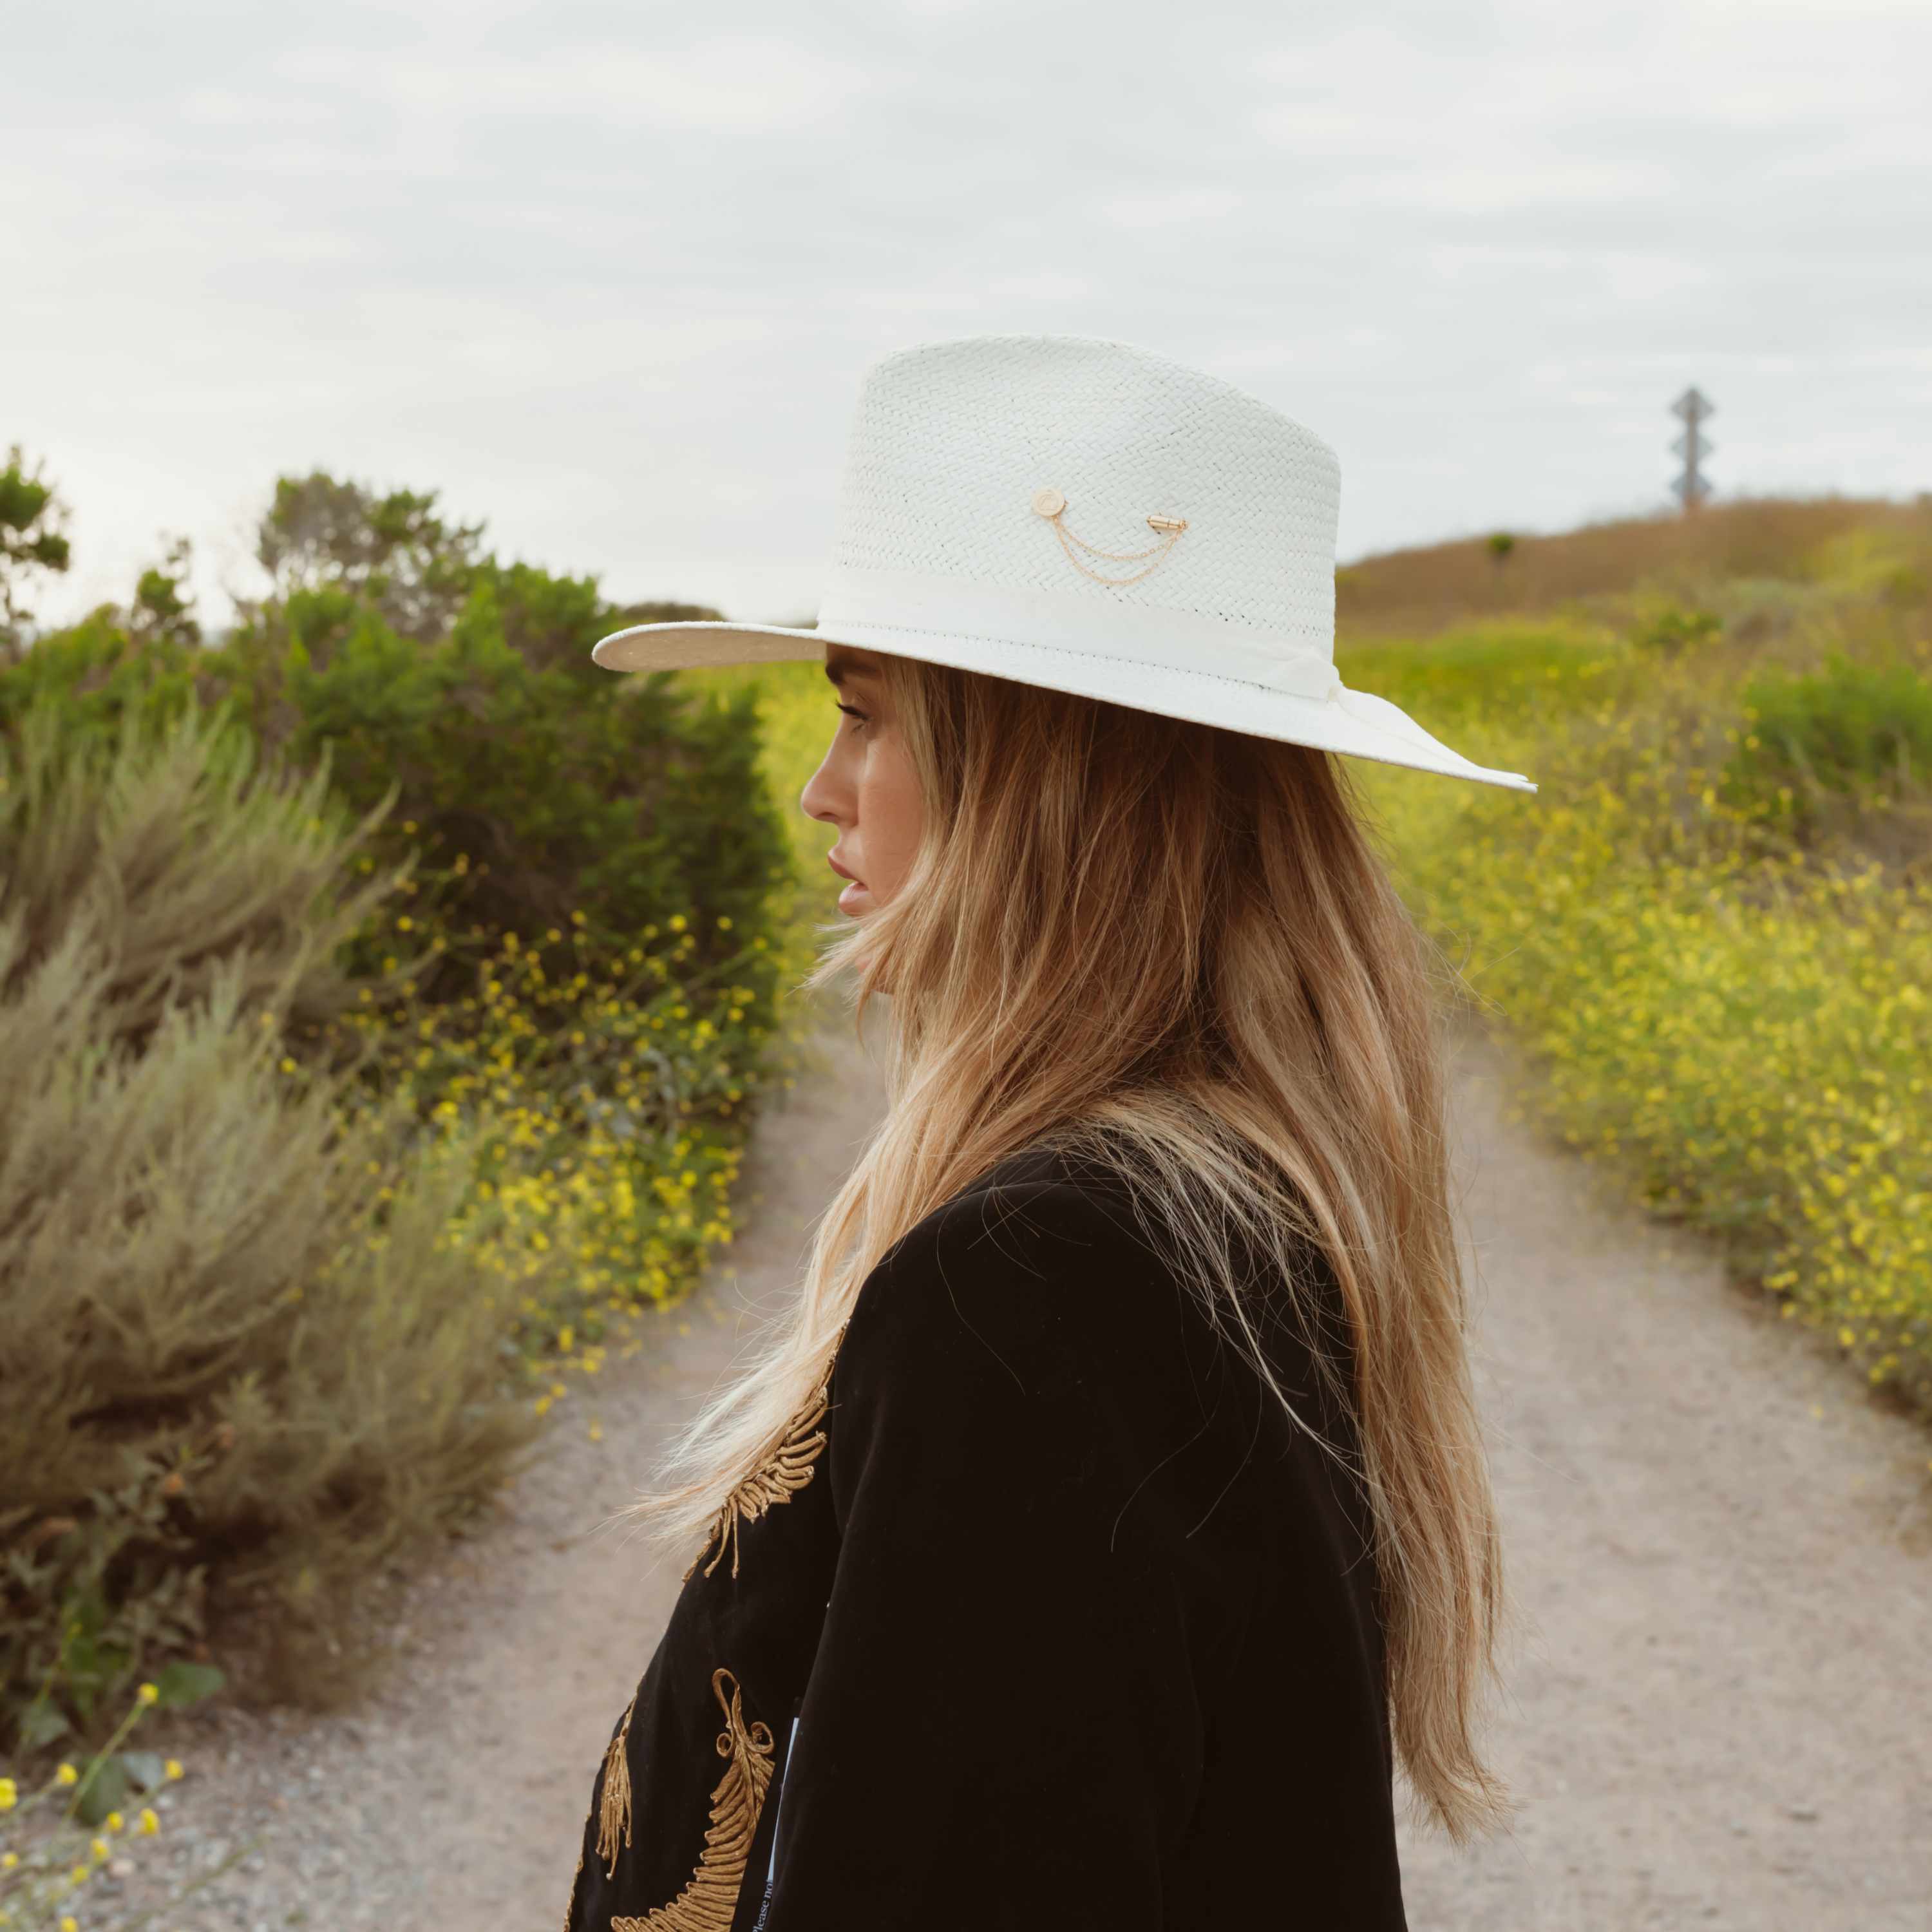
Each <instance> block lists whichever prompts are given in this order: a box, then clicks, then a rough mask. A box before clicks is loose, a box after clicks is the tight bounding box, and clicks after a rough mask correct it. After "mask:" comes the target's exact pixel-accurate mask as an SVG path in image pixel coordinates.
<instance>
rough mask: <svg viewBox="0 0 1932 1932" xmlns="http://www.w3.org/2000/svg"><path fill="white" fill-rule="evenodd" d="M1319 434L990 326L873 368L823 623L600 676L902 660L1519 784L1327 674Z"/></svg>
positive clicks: (1328, 540) (1082, 343)
mask: <svg viewBox="0 0 1932 1932" xmlns="http://www.w3.org/2000/svg"><path fill="white" fill-rule="evenodd" d="M1340 481H1341V472H1340V465H1339V464H1338V463H1337V461H1336V458H1335V453H1334V451H1333V450H1331V449H1330V448H1329V447H1328V445H1327V444H1326V443H1324V442H1323V441H1322V440H1321V438H1320V437H1318V436H1316V435H1314V434H1313V433H1311V432H1310V431H1308V430H1306V429H1304V428H1302V426H1301V424H1299V423H1298V422H1292V421H1291V420H1290V419H1289V418H1288V417H1286V416H1283V415H1282V414H1281V413H1280V411H1278V410H1273V409H1271V408H1270V407H1268V405H1267V404H1265V403H1261V402H1257V401H1256V400H1255V399H1254V398H1253V397H1251V396H1247V395H1244V394H1243V393H1242V392H1241V391H1240V390H1239V389H1235V388H1234V387H1232V386H1231V385H1230V384H1229V383H1223V382H1221V381H1219V380H1217V379H1216V378H1215V377H1212V376H1204V375H1201V374H1197V373H1196V371H1193V370H1192V369H1188V368H1183V367H1182V366H1181V365H1180V364H1179V363H1177V362H1169V360H1168V359H1166V357H1165V356H1154V355H1151V354H1149V353H1148V352H1147V351H1146V350H1140V349H1134V348H1131V347H1129V346H1128V345H1127V344H1125V343H1121V342H1108V341H1097V340H1094V339H1092V338H1088V337H1085V336H1071V335H979V336H969V337H968V338H965V339H964V340H962V341H952V342H934V343H927V344H921V345H919V346H918V347H914V348H910V349H905V350H900V351H898V353H895V354H893V355H890V356H886V357H885V358H884V359H883V360H881V361H880V362H876V363H874V365H872V367H871V368H870V369H869V370H868V371H867V372H866V374H865V381H864V383H863V385H862V388H861V389H860V391H859V405H858V410H857V413H856V416H855V418H854V420H853V426H852V432H851V438H850V443H849V445H848V446H847V453H846V458H845V473H844V485H843V488H842V490H841V494H840V498H839V503H838V520H837V525H836V533H835V538H834V541H833V544H832V559H831V565H830V568H829V570H828V571H827V573H826V581H825V589H824V595H823V598H822V599H821V601H820V605H819V611H818V624H817V628H816V629H815V630H803V629H797V628H787V627H786V626H784V625H775V624H731V623H716V622H710V623H670V624H640V625H637V626H635V627H634V628H632V629H630V630H626V631H614V632H613V633H612V634H611V635H610V636H609V637H604V638H601V639H600V640H598V643H596V645H595V646H593V648H592V651H591V653H590V655H591V656H592V658H593V659H594V660H595V661H596V662H597V663H598V664H601V665H603V666H604V668H605V669H606V670H667V669H670V668H673V667H681V666H689V665H698V664H745V663H751V662H760V663H762V662H768V661H775V660H779V659H784V658H818V657H820V656H821V655H823V651H824V648H825V646H826V644H828V643H841V644H850V645H853V646H856V647H858V648H859V649H867V650H876V651H884V652H893V653H895V654H897V655H901V656H904V657H912V658H922V659H925V660H926V661H929V662H930V663H934V664H953V665H956V666H957V667H959V668H961V669H962V670H976V671H984V672H987V673H991V674H992V676H995V677H1005V678H1013V679H1017V680H1018V681H1019V682H1021V683H1022V684H1034V685H1044V686H1046V687H1047V688H1049V689H1052V690H1055V691H1073V692H1077V693H1079V694H1081V695H1082V696H1084V697H1097V698H1104V699H1106V700H1108V701H1109V702H1110V703H1115V704H1125V705H1129V706H1133V708H1134V709H1136V710H1141V711H1153V712H1161V713H1163V715H1166V716H1169V717H1172V718H1193V719H1195V720H1196V721H1199V722H1200V723H1202V724H1215V725H1219V726H1220V727H1222V728H1223V730H1229V731H1241V732H1247V733H1251V734H1253V735H1255V736H1259V737H1264V738H1277V739H1286V740H1288V741H1289V742H1291V743H1294V744H1298V745H1316V746H1319V747H1320V748H1322V749H1325V750H1327V751H1340V752H1345V753H1347V754H1350V755H1352V756H1353V757H1362V758H1374V759H1377V760H1380V761H1382V763H1387V764H1394V765H1411V766H1415V767H1417V768H1418V769H1421V770H1423V771H1430V772H1447V773H1448V775H1450V776H1451V777H1453V778H1475V779H1478V780H1480V781H1482V782H1483V783H1484V784H1496V785H1508V786H1511V787H1516V788H1517V789H1519V790H1524V791H1534V790H1535V789H1536V787H1535V785H1533V784H1531V783H1530V781H1529V779H1527V778H1524V777H1523V775H1521V774H1520V773H1519V772H1503V771H1493V770H1490V769H1489V768H1487V766H1482V765H1478V764H1474V763H1471V762H1470V760H1469V759H1467V758H1466V757H1463V756H1462V755H1461V754H1460V753H1459V752H1456V751H1451V749H1450V748H1449V747H1448V745H1445V744H1442V743H1440V742H1438V741H1437V740H1436V739H1434V738H1432V737H1431V736H1430V735H1429V733H1427V731H1425V730H1423V728H1422V727H1421V725H1419V724H1417V723H1416V722H1415V721H1414V719H1412V718H1410V717H1409V715H1408V714H1407V713H1406V712H1403V711H1402V710H1401V709H1399V708H1398V707H1397V706H1395V705H1394V704H1391V703H1388V700H1386V699H1384V698H1380V697H1371V696H1370V694H1368V693H1367V692H1366V691H1350V690H1349V689H1348V688H1346V686H1345V685H1343V682H1342V680H1341V679H1340V677H1339V676H1337V674H1336V670H1335V653H1334V644H1335V515H1336V508H1337V498H1338V495H1339V491H1340Z"/></svg>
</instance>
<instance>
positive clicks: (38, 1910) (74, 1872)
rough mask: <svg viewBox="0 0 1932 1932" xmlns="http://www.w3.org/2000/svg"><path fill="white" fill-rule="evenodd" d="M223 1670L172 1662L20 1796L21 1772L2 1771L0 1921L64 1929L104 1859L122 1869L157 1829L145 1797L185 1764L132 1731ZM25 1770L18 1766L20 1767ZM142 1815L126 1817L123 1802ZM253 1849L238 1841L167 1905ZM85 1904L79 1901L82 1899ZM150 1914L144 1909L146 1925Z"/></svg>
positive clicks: (25, 1930) (213, 1686)
mask: <svg viewBox="0 0 1932 1932" xmlns="http://www.w3.org/2000/svg"><path fill="white" fill-rule="evenodd" d="M222 1682H223V1679H222V1674H221V1673H220V1671H218V1670H214V1669H213V1668H212V1667H209V1666H207V1665H205V1664H170V1665H169V1666H168V1667H167V1668H166V1670H163V1671H162V1672H161V1673H160V1675H159V1676H158V1677H157V1679H155V1680H154V1682H151V1683H146V1684H143V1685H141V1686H140V1687H139V1690H138V1691H136V1693H135V1694H134V1696H133V1700H132V1701H131V1702H130V1703H129V1705H128V1707H127V1713H126V1715H124V1717H123V1718H121V1721H120V1722H119V1723H118V1724H117V1725H115V1727H114V1729H113V1733H112V1735H111V1736H110V1737H109V1738H108V1739H107V1741H106V1742H105V1743H104V1744H103V1745H101V1747H100V1748H98V1750H96V1751H93V1752H92V1753H91V1754H89V1755H87V1756H86V1757H84V1758H83V1761H82V1762H81V1763H79V1764H76V1763H73V1762H72V1761H71V1760H65V1759H64V1760H62V1762H61V1763H59V1764H58V1765H57V1766H55V1767H54V1768H53V1769H52V1771H51V1772H49V1773H48V1775H46V1777H45V1778H43V1779H42V1780H41V1781H40V1786H39V1788H38V1789H37V1790H31V1789H30V1790H28V1791H27V1792H26V1793H25V1794H24V1795H23V1793H22V1791H21V1788H20V1778H17V1777H14V1776H13V1775H5V1776H0V1924H7V1925H9V1926H15V1927H20V1928H21V1932H66V1928H68V1927H72V1926H73V1925H74V1924H75V1923H76V1919H75V1917H74V1911H73V1908H74V1906H76V1905H77V1904H79V1903H81V1897H80V1895H81V1894H83V1892H84V1891H85V1890H86V1887H87V1886H88V1885H89V1884H90V1883H91V1882H92V1881H93V1880H94V1879H96V1878H98V1876H101V1873H102V1871H103V1870H104V1869H106V1868H107V1867H108V1866H109V1864H110V1861H113V1868H114V1869H115V1871H116V1872H117V1873H121V1872H124V1870H125V1869H126V1867H125V1864H124V1861H126V1860H127V1858H128V1855H129V1854H130V1852H132V1851H133V1842H130V1841H140V1840H142V1839H146V1838H152V1837H154V1835H156V1834H157V1832H159V1831H160V1829H161V1821H160V1814H159V1812H158V1811H157V1809H156V1808H155V1807H154V1805H151V1804H148V1803H147V1802H145V1801H146V1800H148V1799H151V1798H152V1797H154V1795H155V1794H156V1793H158V1792H159V1791H160V1790H161V1789H162V1787H163V1786H165V1785H167V1784H171V1783H172V1782H173V1781H174V1780H175V1779H176V1778H180V1777H181V1776H182V1775H183V1773H184V1769H185V1767H184V1766H182V1765H181V1763H178V1761H177V1760H175V1759H173V1758H167V1757H163V1756H162V1755H161V1754H160V1752H159V1751H130V1750H128V1749H127V1748H126V1747H127V1738H128V1736H129V1734H130V1733H131V1732H132V1731H133V1730H134V1728H135V1727H136V1725H137V1724H139V1722H140V1721H141V1720H142V1718H145V1716H146V1715H148V1713H149V1712H165V1711H171V1710H180V1709H184V1708H186V1707H187V1706H190V1705H192V1704H195V1703H199V1702H200V1701H201V1700H202V1699H203V1698H205V1697H211V1696H213V1695H214V1693H215V1692H216V1691H219V1690H220V1688H221V1685H222ZM19 1769H20V1770H21V1771H23V1772H24V1771H25V1769H26V1767H25V1766H20V1767H19ZM137 1805H138V1806H139V1811H138V1813H137V1814H136V1815H135V1816H133V1817H127V1816H126V1815H124V1813H123V1811H122V1810H121V1808H122V1807H123V1806H125V1807H126V1808H127V1811H129V1812H133V1811H134V1810H135V1808H136V1806H137ZM254 1849H255V1843H254V1841H251V1843H247V1844H245V1845H244V1846H242V1847H241V1848H240V1849H239V1850H237V1851H235V1852H231V1853H230V1854H229V1856H228V1857H227V1858H225V1859H223V1860H221V1861H220V1862H219V1863H217V1864H215V1865H214V1866H213V1867H208V1868H204V1870H202V1873H201V1874H200V1875H199V1876H198V1877H196V1878H195V1879H191V1880H190V1882H188V1883H187V1885H185V1886H184V1887H182V1888H179V1889H178V1890H177V1891H175V1892H174V1894H173V1895H172V1897H170V1898H169V1900H167V1901H166V1909H172V1908H174V1907H175V1906H178V1905H180V1904H181V1903H183V1902H184V1900H186V1899H187V1898H188V1897H190V1896H191V1895H192V1894H193V1893H195V1892H196V1891H200V1890H201V1889H202V1888H204V1887H205V1886H206V1885H208V1884H210V1883H211V1882H213V1881H214V1879H217V1878H218V1877H220V1876H221V1874H222V1873H223V1872H226V1871H227V1870H230V1869H232V1868H233V1866H235V1865H236V1864H239V1862H240V1861H241V1860H242V1858H245V1857H246V1856H248V1854H249V1853H250V1852H252V1851H253V1850H254ZM83 1909H85V1907H84V1906H83ZM151 1916H152V1914H151V1913H146V1914H144V1915H143V1919H142V1922H145V1920H146V1919H147V1918H151Z"/></svg>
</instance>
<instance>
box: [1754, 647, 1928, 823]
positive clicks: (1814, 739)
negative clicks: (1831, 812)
mask: <svg viewBox="0 0 1932 1932" xmlns="http://www.w3.org/2000/svg"><path fill="white" fill-rule="evenodd" d="M1743 710H1744V715H1745V718H1746V720H1747V721H1748V727H1749V728H1748V730H1747V731H1746V732H1745V734H1744V736H1742V738H1741V739H1739V743H1738V745H1737V748H1736V750H1735V751H1733V753H1732V754H1731V757H1730V760H1729V762H1728V763H1727V766H1726V767H1725V770H1724V793H1725V796H1726V798H1727V800H1728V801H1729V802H1731V803H1733V804H1734V805H1739V806H1740V807H1742V808H1744V809H1745V810H1747V811H1752V812H1754V813H1757V814H1760V815H1762V816H1763V817H1768V818H1783V819H1785V820H1789V821H1790V823H1791V824H1792V826H1793V829H1802V828H1805V827H1807V826H1809V825H1811V823H1812V822H1813V821H1814V820H1815V818H1816V817H1817V811H1818V808H1819V807H1820V805H1821V804H1823V803H1824V802H1826V800H1827V799H1829V798H1831V797H1832V796H1838V797H1842V798H1846V799H1850V800H1852V802H1854V803H1855V805H1858V806H1859V807H1860V808H1864V809H1867V810H1869V809H1870V808H1872V807H1873V806H1874V805H1876V804H1878V803H1879V802H1880V801H1881V800H1883V799H1891V798H1897V797H1899V796H1901V795H1909V794H1910V793H1913V792H1915V791H1917V792H1923V791H1924V790H1927V788H1928V787H1932V679H1928V678H1927V676H1926V675H1925V673H1924V671H1923V670H1921V669H1920V668H1918V667H1916V666H1915V665H1913V664H1909V663H1906V662H1902V661H1901V662H1894V663H1887V664H1864V663H1859V662H1856V661H1853V660H1852V659H1851V658H1848V657H1847V656H1846V655H1844V654H1843V652H1834V653H1833V654H1832V656H1831V657H1830V658H1829V660H1828V661H1827V662H1826V664H1825V667H1823V669H1822V670H1817V671H1814V672H1811V673H1807V674H1804V675H1793V674H1792V673H1789V672H1772V673H1767V674H1765V675H1762V676H1758V677H1757V678H1754V679H1753V680H1752V681H1751V682H1750V683H1749V684H1748V685H1746V686H1745V691H1744V694H1743Z"/></svg>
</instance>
